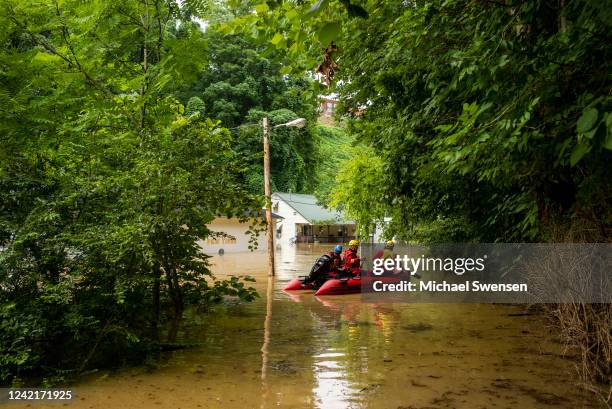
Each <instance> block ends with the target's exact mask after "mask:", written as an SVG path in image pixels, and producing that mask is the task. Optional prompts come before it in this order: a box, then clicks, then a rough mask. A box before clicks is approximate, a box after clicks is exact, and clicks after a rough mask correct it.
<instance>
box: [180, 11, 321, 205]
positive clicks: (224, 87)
mask: <svg viewBox="0 0 612 409" xmlns="http://www.w3.org/2000/svg"><path fill="white" fill-rule="evenodd" d="M236 12H240V10H239V9H238V10H236ZM217 28H218V25H213V26H211V27H209V28H208V30H206V33H205V34H204V38H205V41H206V43H207V51H206V55H207V59H208V64H207V66H206V67H205V68H203V69H202V71H201V73H200V76H199V78H198V80H197V81H196V82H195V83H194V84H189V86H188V87H183V90H182V93H181V95H182V97H181V98H182V99H183V100H189V101H193V100H194V98H199V99H201V100H203V105H204V108H203V110H202V117H203V118H211V119H214V120H219V121H221V123H222V124H223V125H224V126H226V127H228V128H231V129H232V131H233V133H234V135H235V145H234V150H235V151H236V152H237V153H238V155H239V157H240V161H241V163H242V164H243V166H244V167H245V168H246V169H247V172H246V175H245V181H246V183H247V186H249V189H250V191H251V192H252V193H255V194H260V193H261V192H262V191H263V178H262V172H263V170H262V160H263V159H262V147H261V132H262V130H261V127H257V126H256V125H257V124H261V119H262V117H263V116H264V115H268V116H269V117H270V121H271V124H272V125H277V124H282V123H285V122H287V121H290V120H292V119H295V118H299V117H301V118H305V119H306V120H307V127H306V128H305V129H276V130H273V131H272V134H271V155H272V156H271V159H272V188H273V189H274V190H278V191H292V192H308V193H310V192H312V191H313V190H314V186H315V184H316V171H315V168H316V166H317V163H316V160H317V156H318V151H317V141H316V138H317V135H316V126H315V124H316V117H317V100H316V96H315V93H314V90H315V89H314V82H313V81H312V80H311V79H310V78H308V77H307V76H306V75H304V74H302V75H298V76H292V75H287V74H284V73H283V66H282V65H281V64H280V63H279V62H276V61H275V56H274V55H267V56H266V55H265V53H264V50H263V48H262V47H261V46H258V45H257V44H256V43H254V42H253V41H250V40H249V39H248V38H245V37H243V36H238V35H226V34H222V33H220V32H219V31H217ZM188 110H189V108H188Z"/></svg>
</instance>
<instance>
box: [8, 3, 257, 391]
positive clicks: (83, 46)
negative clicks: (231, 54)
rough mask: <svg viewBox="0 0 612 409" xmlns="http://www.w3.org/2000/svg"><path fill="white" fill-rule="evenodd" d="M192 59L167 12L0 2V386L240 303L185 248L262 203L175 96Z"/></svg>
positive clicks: (134, 345) (193, 33)
mask: <svg viewBox="0 0 612 409" xmlns="http://www.w3.org/2000/svg"><path fill="white" fill-rule="evenodd" d="M204 49H205V41H204V39H203V37H202V33H201V31H200V29H199V27H198V26H197V25H195V24H193V23H191V22H190V21H185V20H183V18H182V16H181V14H180V9H179V7H178V4H176V3H175V2H158V1H145V2H141V1H125V2H120V3H109V2H104V1H92V2H85V3H84V2H81V1H66V2H61V3H57V2H42V3H41V2H34V1H31V2H30V1H6V2H3V3H2V5H1V8H0V99H1V107H0V109H2V120H1V121H0V130H1V133H2V137H1V138H0V240H1V243H0V248H1V250H0V368H1V369H0V382H2V383H7V382H10V381H11V379H13V380H16V379H18V378H19V377H20V376H23V375H32V374H37V375H43V376H47V375H53V374H55V373H56V370H60V372H61V373H64V374H66V373H68V374H74V373H79V372H80V371H82V370H84V369H87V368H90V367H92V366H97V365H109V362H111V363H112V364H113V365H114V364H118V363H120V362H121V361H122V360H126V361H127V360H130V359H132V360H138V359H141V358H142V357H143V354H145V353H148V352H150V351H152V350H154V349H155V346H156V345H157V344H158V343H159V342H162V339H163V338H165V339H166V340H169V341H173V340H175V339H176V337H177V333H178V330H179V324H180V322H181V319H182V316H183V311H184V309H185V306H186V305H189V304H203V305H206V304H207V303H209V302H214V301H218V300H220V299H221V297H223V296H224V295H232V296H238V297H241V298H242V299H246V300H249V299H252V298H253V297H254V296H255V293H254V290H252V289H251V288H248V287H246V286H245V283H244V282H243V281H241V280H238V279H237V278H232V279H230V280H227V281H214V280H212V279H211V277H210V273H209V270H208V265H207V256H206V255H205V254H203V253H202V251H201V249H200V247H199V246H198V244H197V242H198V240H201V239H203V238H205V237H207V236H208V235H209V234H210V232H209V231H208V230H207V228H206V224H207V223H208V222H210V221H211V220H212V219H213V218H214V217H215V215H217V214H224V215H227V216H240V215H242V214H243V212H244V210H246V209H248V208H252V207H260V206H261V202H260V201H259V200H256V199H255V198H253V197H251V196H250V195H248V194H247V193H246V191H245V190H244V189H243V185H242V183H241V178H242V176H241V175H240V174H241V169H240V167H239V166H237V165H236V163H237V161H236V157H235V152H234V151H233V150H232V146H233V137H232V135H231V133H230V132H229V131H227V130H226V129H223V128H220V127H219V126H218V125H217V124H216V123H212V122H210V121H202V120H201V119H200V118H197V117H195V118H191V117H186V116H185V115H184V108H183V105H182V104H181V103H180V102H179V101H178V100H177V99H176V97H174V94H175V93H176V92H177V91H178V90H177V87H178V85H179V84H177V82H176V80H175V79H176V77H177V76H178V77H179V78H180V79H181V84H180V85H183V84H184V83H188V82H189V81H195V80H196V79H197V75H198V74H199V73H200V72H201V71H202V69H203V67H204V65H205V63H206V61H205V60H204V59H203V57H204V56H205V52H204ZM187 50H188V51H187ZM177 74H178V75H177ZM192 105H193V104H192ZM166 323H170V325H168V326H166V325H165V324H166ZM162 325H163V326H162ZM162 336H163V338H162ZM111 357H112V359H110V358H111Z"/></svg>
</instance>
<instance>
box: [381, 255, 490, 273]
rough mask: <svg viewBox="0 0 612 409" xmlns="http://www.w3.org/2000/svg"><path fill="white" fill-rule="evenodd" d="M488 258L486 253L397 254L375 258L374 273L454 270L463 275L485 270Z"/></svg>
mask: <svg viewBox="0 0 612 409" xmlns="http://www.w3.org/2000/svg"><path fill="white" fill-rule="evenodd" d="M486 258H487V256H486V255H484V256H482V257H478V258H472V257H460V258H441V257H425V256H421V257H409V256H407V255H403V256H400V255H396V256H395V257H389V258H377V259H374V261H373V268H372V273H373V274H374V275H381V274H383V273H385V272H389V271H405V272H409V273H410V274H411V275H415V274H417V273H419V272H424V271H447V272H450V271H452V272H453V273H455V274H457V275H463V274H465V273H466V272H468V271H483V270H484V269H485V260H486Z"/></svg>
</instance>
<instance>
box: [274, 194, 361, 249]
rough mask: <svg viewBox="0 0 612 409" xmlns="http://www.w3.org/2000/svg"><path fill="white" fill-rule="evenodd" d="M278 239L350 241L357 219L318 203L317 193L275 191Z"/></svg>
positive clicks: (311, 241)
mask: <svg viewBox="0 0 612 409" xmlns="http://www.w3.org/2000/svg"><path fill="white" fill-rule="evenodd" d="M272 211H273V212H274V213H275V214H277V215H278V216H280V217H281V218H282V220H281V221H279V222H277V223H276V227H275V231H276V240H277V242H278V243H279V244H281V245H282V244H284V243H316V242H318V243H346V242H347V241H349V240H351V239H354V238H355V228H356V224H355V222H353V221H351V220H346V219H345V218H344V216H343V215H342V214H341V213H339V212H336V211H333V210H328V209H326V208H324V207H323V206H321V205H319V204H318V203H317V199H316V198H315V197H314V196H313V195H304V194H297V193H281V192H277V193H273V194H272Z"/></svg>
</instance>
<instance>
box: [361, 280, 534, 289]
mask: <svg viewBox="0 0 612 409" xmlns="http://www.w3.org/2000/svg"><path fill="white" fill-rule="evenodd" d="M372 289H373V290H374V291H376V292H416V291H420V292H527V284H524V283H520V284H518V283H513V284H507V283H481V282H480V281H465V282H463V283H448V282H446V281H441V282H438V281H420V282H419V283H418V284H417V283H411V282H410V281H400V282H398V283H385V282H382V281H380V280H374V282H373V283H372Z"/></svg>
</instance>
